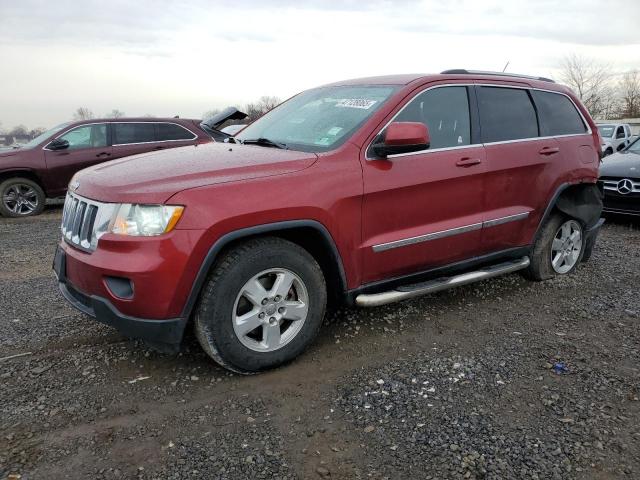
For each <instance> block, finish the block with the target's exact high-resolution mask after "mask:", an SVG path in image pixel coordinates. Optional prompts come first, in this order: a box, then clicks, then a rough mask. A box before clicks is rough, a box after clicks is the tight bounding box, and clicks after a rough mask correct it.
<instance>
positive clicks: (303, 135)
mask: <svg viewBox="0 0 640 480" xmlns="http://www.w3.org/2000/svg"><path fill="white" fill-rule="evenodd" d="M394 90H395V87H391V86H362V85H360V86H342V87H323V88H318V89H314V90H309V91H306V92H303V93H301V94H299V95H297V96H295V97H293V98H292V99H291V100H288V101H287V102H285V103H283V104H282V105H280V106H278V107H276V108H275V109H274V110H272V111H270V112H269V113H267V114H266V115H265V116H263V117H262V118H260V119H258V120H256V121H255V122H254V123H252V124H251V125H249V126H248V127H247V128H245V129H244V130H242V132H240V133H239V134H238V135H237V136H236V137H235V138H236V139H237V140H239V141H241V142H244V141H251V140H253V141H257V140H258V139H260V140H263V141H262V142H261V143H258V144H261V145H267V143H266V141H265V140H268V141H269V142H273V143H276V144H280V145H285V146H286V148H290V149H293V150H302V151H305V152H324V151H327V150H332V149H334V148H336V147H338V146H340V145H341V144H342V143H344V142H345V141H346V140H347V139H348V138H349V137H350V136H351V135H352V134H353V133H354V132H355V130H356V129H357V128H358V127H360V126H361V125H362V124H363V123H364V121H365V120H366V119H367V118H369V117H370V116H371V115H372V114H373V112H375V111H376V110H377V109H378V108H380V106H381V105H382V104H383V103H384V102H385V101H386V100H387V99H388V98H389V96H390V95H391V94H392V93H393V92H394Z"/></svg>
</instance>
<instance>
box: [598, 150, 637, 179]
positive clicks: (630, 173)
mask: <svg viewBox="0 0 640 480" xmlns="http://www.w3.org/2000/svg"><path fill="white" fill-rule="evenodd" d="M600 176H601V177H620V178H640V155H638V154H636V153H623V152H619V153H614V154H612V155H609V156H608V157H604V159H603V160H602V164H601V165H600Z"/></svg>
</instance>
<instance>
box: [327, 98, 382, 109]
mask: <svg viewBox="0 0 640 480" xmlns="http://www.w3.org/2000/svg"><path fill="white" fill-rule="evenodd" d="M376 103H377V100H367V99H366V98H343V99H342V100H338V103H336V107H341V108H362V109H364V110H369V109H370V108H371V107H372V106H373V105H375V104H376Z"/></svg>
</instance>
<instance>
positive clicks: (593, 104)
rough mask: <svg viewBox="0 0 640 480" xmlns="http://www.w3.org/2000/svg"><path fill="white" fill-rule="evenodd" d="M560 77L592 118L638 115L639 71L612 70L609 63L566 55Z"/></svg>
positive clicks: (639, 116) (636, 116)
mask: <svg viewBox="0 0 640 480" xmlns="http://www.w3.org/2000/svg"><path fill="white" fill-rule="evenodd" d="M560 80H561V82H562V83H564V84H565V85H567V86H568V87H570V88H571V89H572V90H573V91H574V92H575V93H576V95H578V97H579V98H580V100H581V101H582V103H583V104H584V106H585V107H586V108H587V110H588V111H589V113H590V114H591V116H592V117H593V118H595V119H608V120H614V119H620V118H640V72H639V71H638V70H629V71H627V72H623V73H615V72H612V69H611V66H610V65H608V64H606V63H602V62H598V61H596V60H594V59H591V58H587V57H583V56H580V55H570V56H568V57H565V59H564V60H563V62H562V65H561V69H560Z"/></svg>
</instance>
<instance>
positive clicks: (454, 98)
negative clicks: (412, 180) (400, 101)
mask: <svg viewBox="0 0 640 480" xmlns="http://www.w3.org/2000/svg"><path fill="white" fill-rule="evenodd" d="M393 121H394V122H422V123H424V124H425V125H426V126H427V128H428V129H429V136H430V137H431V145H430V147H429V148H430V149H433V148H447V147H458V146H461V145H469V144H470V143H471V122H470V120H469V98H468V96H467V87H440V88H433V89H431V90H427V91H426V92H423V93H421V94H420V95H418V96H417V97H416V98H414V99H413V100H411V102H409V103H408V104H407V105H406V107H405V108H404V110H402V111H401V112H400V113H399V114H398V115H397V116H396V117H395V118H394V119H393Z"/></svg>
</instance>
